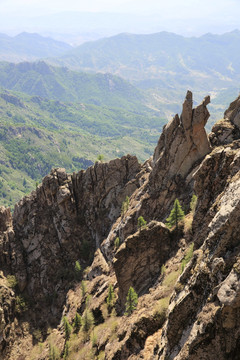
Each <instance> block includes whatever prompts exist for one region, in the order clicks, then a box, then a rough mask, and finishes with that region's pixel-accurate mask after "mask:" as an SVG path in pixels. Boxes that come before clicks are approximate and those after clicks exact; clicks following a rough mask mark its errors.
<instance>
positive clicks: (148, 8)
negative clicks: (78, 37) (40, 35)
mask: <svg viewBox="0 0 240 360" xmlns="http://www.w3.org/2000/svg"><path fill="white" fill-rule="evenodd" d="M239 3H240V1H239V0H210V1H209V0H184V1H179V0H164V1H162V0H84V1H83V0H80V1H77V0H67V1H66V0H0V14H1V15H3V14H4V13H5V14H6V13H10V12H11V13H13V12H14V13H18V14H20V13H22V14H25V15H26V14H29V15H41V14H47V13H54V12H61V11H91V12H100V11H104V12H105V11H109V12H132V13H146V12H147V13H155V12H156V11H157V12H159V13H166V14H167V15H168V16H172V17H173V18H174V17H179V16H184V17H186V16H197V17H204V16H219V15H221V16H233V17H235V18H239V15H240V13H239V11H240V4H239Z"/></svg>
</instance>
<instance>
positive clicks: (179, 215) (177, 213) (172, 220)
mask: <svg viewBox="0 0 240 360" xmlns="http://www.w3.org/2000/svg"><path fill="white" fill-rule="evenodd" d="M183 218H184V211H183V210H182V208H181V205H180V203H179V201H178V199H176V200H175V201H174V205H173V208H172V210H171V213H170V215H169V217H168V218H167V219H166V221H167V226H168V227H169V228H172V227H173V226H174V225H175V226H176V229H177V228H178V223H179V221H180V220H182V219H183Z"/></svg>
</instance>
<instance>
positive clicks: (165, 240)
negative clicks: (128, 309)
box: [113, 221, 176, 305]
mask: <svg viewBox="0 0 240 360" xmlns="http://www.w3.org/2000/svg"><path fill="white" fill-rule="evenodd" d="M174 245H175V246H176V244H174V242H173V241H172V239H171V235H170V231H169V229H168V228H167V227H166V226H165V225H164V224H163V223H159V222H157V221H152V222H150V223H149V224H148V226H147V227H146V228H144V229H142V230H141V231H138V232H137V233H135V234H134V235H130V236H129V237H128V238H127V239H126V241H125V242H124V243H123V244H122V245H121V247H120V249H119V250H118V251H117V253H116V255H115V257H116V258H115V259H114V262H113V267H114V271H115V274H116V277H117V281H118V286H119V294H118V296H119V299H120V302H121V303H122V304H123V305H124V304H125V302H126V296H127V292H128V290H129V287H130V286H133V288H134V289H135V291H136V292H137V293H138V294H142V293H144V292H146V291H147V290H148V289H149V287H151V285H152V283H153V282H154V280H155V279H156V277H157V276H159V274H160V272H161V267H162V265H163V264H164V263H165V262H166V261H167V259H168V258H169V256H170V253H171V252H172V251H173V250H174V247H175V246H174Z"/></svg>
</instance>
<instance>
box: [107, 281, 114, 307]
mask: <svg viewBox="0 0 240 360" xmlns="http://www.w3.org/2000/svg"><path fill="white" fill-rule="evenodd" d="M114 302H115V294H114V291H113V286H112V284H110V285H109V288H108V297H107V305H108V310H109V312H110V311H111V309H112V308H113V305H114Z"/></svg>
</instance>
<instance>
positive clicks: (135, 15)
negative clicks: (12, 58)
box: [0, 0, 240, 36]
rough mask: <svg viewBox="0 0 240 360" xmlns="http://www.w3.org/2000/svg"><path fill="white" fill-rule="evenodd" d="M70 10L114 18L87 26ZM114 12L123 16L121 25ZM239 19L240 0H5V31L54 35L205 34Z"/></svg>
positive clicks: (1, 14) (0, 18) (0, 2)
mask: <svg viewBox="0 0 240 360" xmlns="http://www.w3.org/2000/svg"><path fill="white" fill-rule="evenodd" d="M66 12H68V16H66V17H64V16H62V18H60V17H59V18H57V17H56V16H55V18H54V17H52V18H51V16H53V15H51V16H50V14H61V13H62V14H64V13H66ZM71 12H72V14H74V13H75V15H76V13H77V12H91V13H96V14H97V13H109V19H107V18H106V17H105V18H102V20H96V21H95V22H94V20H92V22H91V19H90V20H89V21H88V18H87V17H86V21H85V24H84V21H83V20H84V19H83V20H82V19H81V23H82V26H81V24H80V21H79V24H77V20H76V16H75V20H74V19H73V17H72V18H71V16H70V13H71ZM112 13H115V14H119V21H117V23H116V21H115V19H116V18H114V17H113V16H112V15H111V14H112ZM123 14H131V15H132V17H127V16H126V17H124V15H123ZM46 16H47V17H46ZM147 16H148V18H147ZM144 17H145V18H144ZM239 17H240V1H239V0H210V1H209V0H183V1H179V0H164V1H163V0H84V1H83V0H80V1H78V0H67V1H66V0H0V32H5V33H9V34H10V33H11V32H12V33H14V32H15V34H16V33H19V32H21V31H28V32H38V33H41V34H43V33H44V32H45V33H49V34H53V35H54V34H59V33H60V32H62V33H64V32H65V33H69V34H70V33H71V32H73V31H75V33H80V32H81V33H84V32H86V33H88V34H90V32H92V33H95V36H97V33H99V36H101V35H109V36H110V35H113V34H115V33H119V32H135V33H151V32H158V31H163V30H165V31H172V32H175V33H179V34H182V35H189V36H198V35H199V36H200V35H201V34H204V33H207V32H214V33H224V32H227V31H231V30H234V29H236V28H239V26H238V24H239ZM101 21H102V23H101ZM111 21H112V22H111ZM87 23H88V24H87ZM119 23H120V24H121V26H120V25H119Z"/></svg>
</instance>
